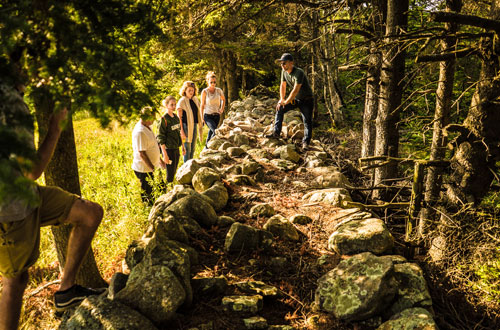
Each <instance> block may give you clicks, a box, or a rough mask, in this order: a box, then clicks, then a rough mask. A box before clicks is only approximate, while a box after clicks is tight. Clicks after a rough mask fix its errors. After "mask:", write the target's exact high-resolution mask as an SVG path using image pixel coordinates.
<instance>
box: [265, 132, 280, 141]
mask: <svg viewBox="0 0 500 330" xmlns="http://www.w3.org/2000/svg"><path fill="white" fill-rule="evenodd" d="M264 137H266V138H268V139H279V138H280V135H279V134H278V133H276V132H272V133H271V134H268V135H264Z"/></svg>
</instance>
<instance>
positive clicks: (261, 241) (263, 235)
mask: <svg viewBox="0 0 500 330" xmlns="http://www.w3.org/2000/svg"><path fill="white" fill-rule="evenodd" d="M271 244H272V234H271V233H270V232H268V231H265V230H260V229H257V228H254V227H252V226H247V225H243V224H241V223H238V222H235V223H233V224H232V225H231V228H229V231H228V233H227V235H226V241H225V243H224V250H225V251H226V252H228V253H232V252H238V253H240V252H244V253H248V252H254V251H255V250H256V249H259V248H261V249H268V248H270V247H271Z"/></svg>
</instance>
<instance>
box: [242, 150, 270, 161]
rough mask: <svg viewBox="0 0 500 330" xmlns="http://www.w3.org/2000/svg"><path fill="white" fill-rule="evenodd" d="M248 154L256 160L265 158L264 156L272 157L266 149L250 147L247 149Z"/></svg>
mask: <svg viewBox="0 0 500 330" xmlns="http://www.w3.org/2000/svg"><path fill="white" fill-rule="evenodd" d="M247 154H249V155H250V156H251V157H252V158H254V159H256V160H259V159H263V158H267V159H269V158H271V157H270V155H269V153H268V152H267V151H266V150H264V149H250V150H247Z"/></svg>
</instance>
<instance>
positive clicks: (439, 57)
mask: <svg viewBox="0 0 500 330" xmlns="http://www.w3.org/2000/svg"><path fill="white" fill-rule="evenodd" d="M476 53H477V50H476V49H473V48H464V49H459V50H457V51H454V52H449V53H442V54H430V55H422V56H417V58H416V59H415V62H416V63H424V62H440V61H446V60H452V59H456V58H461V57H465V56H468V55H473V54H476Z"/></svg>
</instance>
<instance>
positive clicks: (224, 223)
mask: <svg viewBox="0 0 500 330" xmlns="http://www.w3.org/2000/svg"><path fill="white" fill-rule="evenodd" d="M235 222H236V220H234V219H233V218H231V217H230V216H227V215H221V216H219V218H218V219H217V226H219V227H221V228H225V227H229V226H231V225H232V224H233V223H235Z"/></svg>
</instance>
